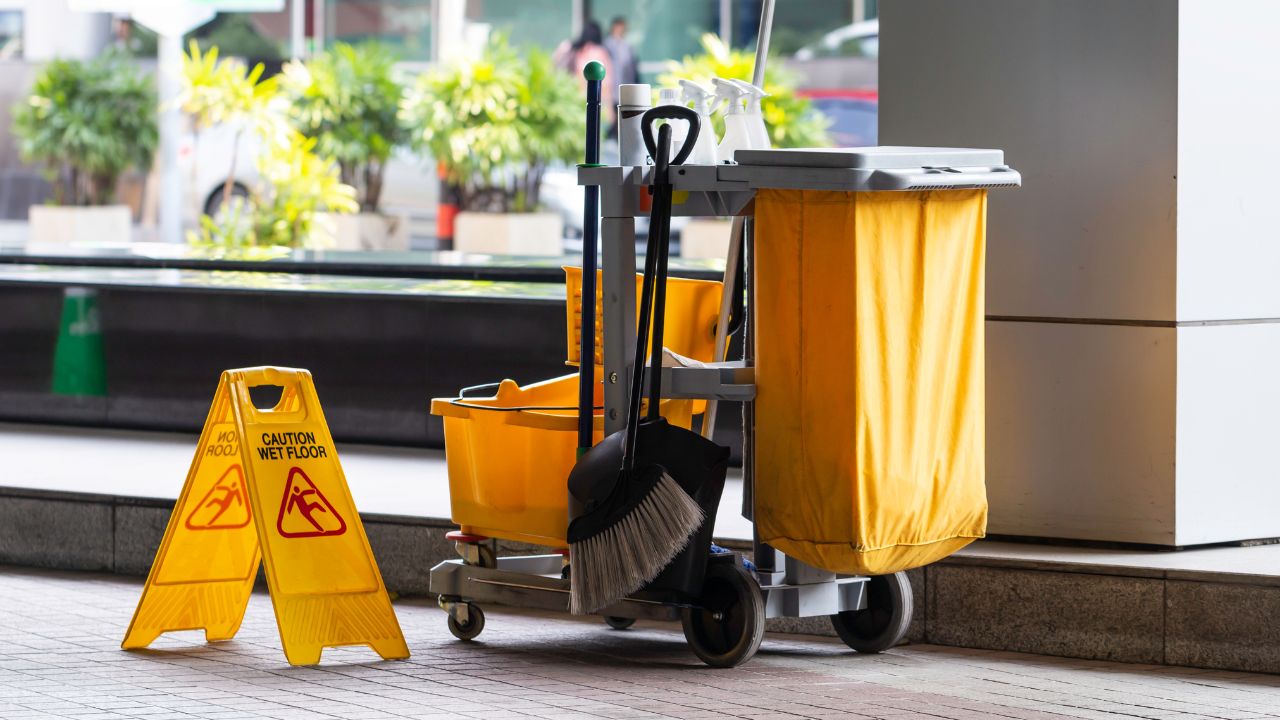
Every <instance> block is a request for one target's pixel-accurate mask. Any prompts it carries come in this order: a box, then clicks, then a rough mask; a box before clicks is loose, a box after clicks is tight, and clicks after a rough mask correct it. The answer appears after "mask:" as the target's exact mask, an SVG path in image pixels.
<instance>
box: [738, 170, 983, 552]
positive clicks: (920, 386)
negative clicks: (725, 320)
mask: <svg viewBox="0 0 1280 720" xmlns="http://www.w3.org/2000/svg"><path fill="white" fill-rule="evenodd" d="M986 208H987V199H986V192H985V191H983V190H944V191H927V192H857V193H846V192H823V191H792V190H765V191H762V192H760V194H759V195H758V197H757V199H756V218H757V219H756V223H757V225H756V243H755V252H756V262H755V282H756V286H755V307H756V328H757V333H756V341H755V342H756V345H755V347H756V350H755V352H756V382H757V388H758V389H757V396H756V413H755V416H756V433H755V442H756V473H755V521H756V528H757V531H758V533H759V536H760V539H761V540H762V541H763V542H766V543H768V544H769V545H772V546H773V547H775V548H777V549H779V550H781V551H783V552H785V553H787V554H788V555H790V556H792V557H795V558H796V559H798V560H800V561H802V562H805V563H807V564H809V565H813V566H815V567H818V568H822V569H825V570H828V571H832V572H837V573H849V574H864V575H884V574H888V573H892V572H897V571H899V570H906V569H909V568H913V567H919V566H921V565H925V564H928V563H931V562H933V561H935V560H938V559H940V558H943V557H946V556H947V555H949V554H951V553H953V552H955V551H956V550H959V549H960V548H962V547H964V546H965V545H967V544H969V543H970V542H972V541H973V540H975V539H977V538H980V537H982V536H983V534H984V533H985V530H986V522H987V499H986V486H985V478H984V471H985V468H984V464H985V457H984V451H985V447H984V445H985V429H984V412H985V411H984V405H985V399H984V377H983V373H984V368H983V314H984V302H983V285H984V282H983V280H984V278H983V274H984V252H985V238H986Z"/></svg>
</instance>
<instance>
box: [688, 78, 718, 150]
mask: <svg viewBox="0 0 1280 720" xmlns="http://www.w3.org/2000/svg"><path fill="white" fill-rule="evenodd" d="M680 88H681V89H682V90H683V92H682V93H681V95H680V99H681V100H682V101H684V102H685V103H692V104H693V110H694V112H696V113H698V120H699V121H700V126H701V129H700V130H699V131H698V139H697V140H696V141H694V144H693V152H692V153H691V154H690V155H689V159H688V160H685V164H687V165H715V164H716V163H717V158H718V157H719V156H718V155H717V153H716V131H715V127H713V126H712V125H711V101H712V100H714V99H715V97H716V96H715V93H713V92H711V91H710V90H708V89H706V88H705V87H703V86H701V85H699V84H698V83H696V82H694V81H692V80H683V79H682V80H681V81H680Z"/></svg>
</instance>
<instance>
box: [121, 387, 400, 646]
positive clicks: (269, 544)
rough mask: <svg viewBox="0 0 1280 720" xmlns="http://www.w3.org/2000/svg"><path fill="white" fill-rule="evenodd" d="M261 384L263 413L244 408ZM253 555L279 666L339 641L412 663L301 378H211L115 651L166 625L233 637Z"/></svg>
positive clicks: (311, 390)
mask: <svg viewBox="0 0 1280 720" xmlns="http://www.w3.org/2000/svg"><path fill="white" fill-rule="evenodd" d="M260 385H278V386H280V387H282V388H283V392H282V393H281V396H280V400H279V402H278V403H276V406H275V407H274V408H272V409H271V410H261V409H258V408H257V407H255V406H254V405H253V403H252V402H251V401H250V398H249V388H251V387H257V386H260ZM259 560H263V561H265V563H264V564H265V568H266V575H267V586H268V588H269V589H270V590H271V602H272V604H273V605H274V606H275V613H276V623H277V624H278V625H279V627H280V641H281V644H282V645H283V646H284V654H285V657H286V658H287V659H288V660H289V663H290V664H292V665H313V664H315V663H318V662H320V653H321V650H322V649H323V648H326V647H335V646H338V645H368V646H369V647H371V648H373V649H374V651H375V652H377V653H378V654H379V655H381V656H382V657H383V658H386V659H392V658H407V657H409V648H408V646H406V645H405V641H404V635H403V634H402V633H401V631H400V623H399V622H398V621H397V620H396V615H395V611H394V610H392V608H391V600H390V598H388V597H387V589H386V587H385V586H384V585H383V583H382V575H381V574H380V573H379V572H378V565H377V563H376V562H375V561H374V558H373V552H372V551H371V550H370V549H369V540H368V538H367V537H365V533H364V526H363V525H361V524H360V516H359V515H358V514H357V513H356V506H355V503H354V502H353V501H352V499H351V492H350V490H348V488H347V480H346V477H345V476H344V475H343V474H342V467H341V466H340V465H339V464H338V454H337V452H336V451H335V450H334V445H333V438H332V437H331V436H330V435H329V426H328V425H327V424H326V423H325V421H324V412H323V411H322V410H321V409H320V401H319V399H318V398H317V396H316V391H315V386H314V385H313V384H312V382H311V373H309V372H307V371H306V370H291V369H287V368H273V367H262V368H247V369H243V370H229V371H227V372H224V373H223V374H222V380H221V381H220V382H219V383H218V392H217V394H216V395H214V398H213V407H212V408H210V410H209V418H208V419H207V420H206V421H205V425H204V432H203V433H201V435H200V444H199V446H198V447H197V448H196V456H195V460H193V461H192V463H191V470H190V472H188V474H187V482H186V485H185V486H184V487H183V488H182V495H180V496H179V497H178V503H177V505H175V506H174V509H173V515H172V516H170V518H169V527H168V529H167V530H165V534H164V541H163V542H161V543H160V549H159V551H157V553H156V559H155V562H154V563H153V564H152V566H151V573H150V575H148V576H147V584H146V587H145V588H144V589H143V591H142V599H141V600H140V601H139V602H138V609H137V611H136V612H135V613H134V616H133V622H131V623H130V624H129V631H128V633H127V634H126V635H125V639H124V642H123V643H122V644H121V647H123V648H125V649H133V648H143V647H146V646H147V645H150V644H151V643H152V641H154V640H155V639H156V638H157V637H159V636H160V635H161V634H162V633H166V632H170V631H173V630H200V629H202V630H204V632H205V639H206V640H208V641H210V642H213V641H215V640H228V639H230V638H231V637H233V636H234V635H235V634H236V630H238V629H239V627H240V621H241V620H242V619H243V618H244V611H245V606H246V605H247V604H248V602H249V594H250V592H251V591H252V590H253V582H254V578H255V577H256V576H257V574H258V563H259Z"/></svg>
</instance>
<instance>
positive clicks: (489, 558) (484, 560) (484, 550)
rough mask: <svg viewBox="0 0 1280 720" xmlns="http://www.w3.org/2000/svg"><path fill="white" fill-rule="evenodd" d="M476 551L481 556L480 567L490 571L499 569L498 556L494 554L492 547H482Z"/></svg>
mask: <svg viewBox="0 0 1280 720" xmlns="http://www.w3.org/2000/svg"><path fill="white" fill-rule="evenodd" d="M476 550H477V551H478V554H479V555H480V562H479V563H478V565H479V566H480V567H482V568H490V569H492V568H496V567H498V556H497V555H494V554H493V548H492V547H490V546H489V545H480V546H478V547H477V548H476Z"/></svg>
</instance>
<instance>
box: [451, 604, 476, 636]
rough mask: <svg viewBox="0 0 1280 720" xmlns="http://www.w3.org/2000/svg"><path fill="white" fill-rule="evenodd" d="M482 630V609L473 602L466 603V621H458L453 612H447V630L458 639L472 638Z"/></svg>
mask: <svg viewBox="0 0 1280 720" xmlns="http://www.w3.org/2000/svg"><path fill="white" fill-rule="evenodd" d="M483 630H484V611H483V610H481V609H480V606H479V605H476V604H475V603H467V621H466V622H465V623H461V622H458V619H457V618H456V617H455V616H454V614H453V613H449V632H451V633H453V636H454V637H456V638H458V639H459V640H474V639H475V637H476V636H477V635H479V634H480V633H481V631H483Z"/></svg>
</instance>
